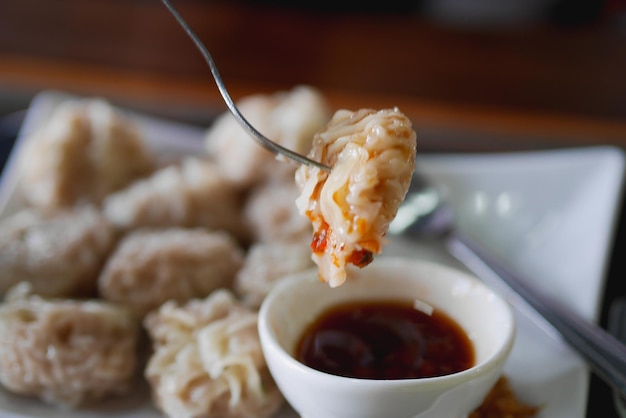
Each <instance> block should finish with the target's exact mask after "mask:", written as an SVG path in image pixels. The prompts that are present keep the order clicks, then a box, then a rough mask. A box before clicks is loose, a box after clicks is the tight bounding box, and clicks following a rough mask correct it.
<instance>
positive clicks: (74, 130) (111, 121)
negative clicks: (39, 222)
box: [20, 99, 155, 208]
mask: <svg viewBox="0 0 626 418" xmlns="http://www.w3.org/2000/svg"><path fill="white" fill-rule="evenodd" d="M21 155H22V158H21V161H20V162H21V165H20V173H21V183H20V187H21V192H22V194H23V195H24V197H25V198H26V200H27V201H28V202H29V203H30V204H31V205H33V206H36V207H41V208H60V207H68V206H74V205H76V204H81V203H94V204H98V203H100V202H101V201H102V199H103V198H104V197H105V196H106V195H108V194H109V193H111V192H113V191H115V190H118V189H120V188H122V187H125V186H126V185H128V184H129V183H130V182H132V181H133V180H135V179H137V178H139V177H142V176H145V175H147V174H148V173H149V172H151V171H152V170H153V169H154V167H155V159H154V158H153V156H152V154H151V153H150V152H149V151H148V148H147V146H146V145H144V143H143V142H142V139H141V135H140V132H139V130H138V128H137V127H136V126H135V125H134V124H133V123H132V122H131V121H130V120H129V119H127V118H125V117H124V116H122V115H121V114H120V113H119V112H118V111H117V110H115V109H114V108H113V107H112V106H110V105H109V104H108V103H107V102H106V101H104V100H98V99H91V100H71V101H67V102H64V103H63V104H61V105H60V106H59V107H58V108H56V109H55V110H54V112H53V114H52V116H51V117H50V119H49V120H48V121H47V122H46V123H44V124H43V125H42V126H41V128H40V129H39V130H38V131H36V132H35V133H34V134H33V135H32V136H31V137H30V138H28V141H27V142H26V146H25V149H24V152H23V153H22V154H21Z"/></svg>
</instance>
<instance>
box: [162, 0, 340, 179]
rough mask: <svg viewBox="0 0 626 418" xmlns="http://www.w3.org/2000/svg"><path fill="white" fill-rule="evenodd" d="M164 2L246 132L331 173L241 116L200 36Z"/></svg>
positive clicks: (280, 152)
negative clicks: (269, 136)
mask: <svg viewBox="0 0 626 418" xmlns="http://www.w3.org/2000/svg"><path fill="white" fill-rule="evenodd" d="M162 1H163V4H164V5H165V7H167V9H168V10H169V11H170V13H171V14H172V15H173V16H174V18H176V21H177V22H178V23H179V24H180V26H182V28H183V29H184V30H185V32H186V33H187V35H188V36H189V37H190V38H191V40H192V41H193V43H194V44H195V45H196V47H197V48H198V50H199V51H200V53H201V54H202V56H203V57H204V59H205V61H206V63H207V64H208V65H209V68H210V69H211V74H212V75H213V79H214V80H215V84H216V85H217V88H218V90H219V91H220V94H221V95H222V98H223V99H224V102H225V103H226V106H227V107H228V110H229V111H230V113H232V115H233V116H234V117H235V119H236V120H237V122H239V124H240V125H241V126H242V127H243V128H244V129H245V130H246V131H248V133H249V134H250V135H251V136H252V138H253V139H255V140H256V141H257V142H258V143H259V144H260V145H261V146H263V147H264V148H265V149H267V150H268V151H270V152H272V153H274V154H277V155H283V156H285V157H287V158H289V159H291V160H294V161H296V162H298V163H300V164H306V165H309V166H312V167H317V168H319V169H321V170H325V171H329V170H330V168H329V167H328V166H326V165H324V164H322V163H320V162H318V161H314V160H311V159H310V158H307V157H305V156H304V155H301V154H298V153H296V152H294V151H291V150H290V149H287V148H285V147H283V146H282V145H280V144H277V143H276V142H274V141H272V140H271V139H269V138H267V137H266V136H265V135H263V134H262V133H260V132H259V131H258V130H257V129H256V128H255V127H254V126H252V124H251V123H250V122H248V120H247V119H246V118H245V117H244V116H243V115H242V114H241V112H240V111H239V109H238V108H237V106H236V105H235V102H234V101H233V99H232V98H231V97H230V94H229V93H228V90H227V89H226V86H225V85H224V81H223V80H222V77H221V76H220V73H219V71H218V70H217V66H216V65H215V62H214V61H213V57H212V56H211V54H210V53H209V51H208V50H207V49H206V47H205V46H204V44H203V43H202V41H200V38H198V36H197V35H196V34H195V33H194V32H193V30H191V28H190V27H189V25H188V24H187V22H186V21H185V20H184V19H183V17H182V16H181V15H180V13H178V11H177V10H176V9H175V8H174V6H172V4H171V3H170V1H169V0H162Z"/></svg>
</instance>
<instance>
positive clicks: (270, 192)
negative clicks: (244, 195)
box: [243, 179, 313, 242]
mask: <svg viewBox="0 0 626 418" xmlns="http://www.w3.org/2000/svg"><path fill="white" fill-rule="evenodd" d="M298 194H299V190H298V187H297V186H296V185H295V183H294V182H293V179H291V180H290V181H273V182H267V183H264V184H262V185H259V186H257V187H255V188H254V189H253V190H252V192H251V194H250V196H249V197H248V199H247V201H246V203H245V205H244V208H243V219H244V222H245V224H246V225H247V226H248V227H249V228H250V233H251V234H252V237H253V239H254V241H257V242H258V241H260V242H274V241H292V240H301V239H309V240H310V239H311V236H312V235H313V228H312V227H311V223H310V222H309V221H308V220H307V219H306V218H304V217H303V216H301V215H300V214H299V213H298V208H297V207H296V205H295V200H296V198H297V197H298Z"/></svg>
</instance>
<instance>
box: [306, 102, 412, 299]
mask: <svg viewBox="0 0 626 418" xmlns="http://www.w3.org/2000/svg"><path fill="white" fill-rule="evenodd" d="M416 150H417V139H416V133H415V131H414V130H413V127H412V124H411V121H410V120H409V118H408V117H406V116H405V115H404V114H403V113H401V112H400V111H399V110H398V109H397V108H394V109H384V110H379V111H376V110H372V109H361V110H358V111H355V112H351V111H348V110H339V111H337V112H336V113H335V115H334V116H333V118H332V119H331V120H330V122H329V123H328V125H327V126H326V129H325V130H323V131H320V132H318V133H317V134H316V135H315V137H314V139H313V147H312V150H311V152H310V153H309V158H311V159H313V160H316V161H320V162H321V163H323V164H325V165H327V166H329V167H331V170H330V172H328V171H324V170H321V169H319V168H316V167H309V166H301V167H300V168H299V169H298V170H297V171H296V183H297V184H298V186H299V187H300V190H301V194H300V196H299V197H298V198H297V199H296V206H297V207H298V210H299V211H300V213H301V214H302V215H304V216H306V217H308V218H309V219H310V220H311V222H312V224H313V228H314V234H313V240H312V242H311V248H312V250H313V254H312V258H313V261H315V263H316V264H317V265H318V268H319V276H320V280H322V281H324V282H327V283H328V284H329V285H330V286H331V287H336V286H339V285H341V284H342V283H343V282H344V281H345V280H346V265H348V264H354V265H356V266H358V267H364V266H366V265H367V264H369V263H370V262H371V261H372V260H373V257H374V255H375V254H379V253H381V252H382V246H383V244H384V243H385V234H386V232H387V229H388V228H389V224H390V223H391V221H392V220H393V219H394V217H395V216H396V213H397V210H398V207H399V206H400V203H401V202H402V201H403V200H404V197H405V195H406V192H407V190H408V188H409V184H410V182H411V177H412V175H413V172H414V170H415V154H416Z"/></svg>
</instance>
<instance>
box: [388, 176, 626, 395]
mask: <svg viewBox="0 0 626 418" xmlns="http://www.w3.org/2000/svg"><path fill="white" fill-rule="evenodd" d="M389 233H390V234H401V235H406V236H409V237H411V236H412V237H423V236H424V235H427V236H430V237H433V236H438V237H440V238H442V239H443V240H445V243H446V246H447V248H448V251H449V252H450V253H451V254H452V255H453V256H454V257H455V258H457V259H458V260H459V261H461V262H462V263H463V264H464V265H465V266H467V267H468V268H469V269H470V270H471V271H473V272H474V273H475V274H476V275H477V276H478V277H480V278H482V279H483V280H485V281H487V282H488V283H489V284H490V285H493V286H494V287H495V288H496V290H498V288H500V290H504V291H505V292H506V293H508V295H509V296H510V295H517V296H519V298H517V299H516V298H515V297H513V298H510V297H509V298H508V299H509V300H510V301H512V302H513V304H514V305H516V306H517V307H520V306H521V305H526V306H521V308H522V310H527V309H528V308H530V309H532V310H534V312H533V313H534V314H535V316H537V315H536V314H539V316H540V317H541V318H542V319H543V320H545V321H546V322H547V324H549V325H550V326H551V327H552V328H553V329H554V330H556V331H557V332H558V334H560V336H561V337H562V338H563V340H564V341H565V342H567V343H568V344H569V346H570V347H571V348H572V349H573V350H574V351H576V352H577V353H578V354H579V355H580V356H581V357H582V358H583V359H584V360H585V361H586V362H587V364H588V365H589V367H590V368H591V370H592V371H593V372H594V373H595V374H596V375H597V376H598V377H599V378H600V379H602V380H603V381H604V382H606V383H607V384H608V385H609V386H610V387H611V388H612V389H613V390H614V391H616V392H617V393H618V394H621V395H622V396H626V346H624V345H623V344H622V343H621V342H620V341H619V340H618V339H616V338H615V337H613V336H612V335H611V334H609V333H608V332H606V331H605V330H604V329H602V328H600V327H599V326H597V325H595V324H593V323H591V322H589V321H587V320H585V319H584V318H582V317H581V316H580V315H578V314H577V313H576V312H574V311H573V310H572V309H570V308H568V307H567V306H565V305H563V304H562V303H560V302H559V301H558V300H555V299H554V298H551V297H549V296H547V295H545V294H544V293H542V292H540V291H539V290H537V289H535V288H534V287H533V286H532V285H531V284H530V283H531V282H530V281H529V280H526V279H525V278H524V277H522V276H521V275H520V274H518V273H516V272H514V271H513V270H512V269H511V268H510V267H509V266H507V265H506V263H505V262H504V261H502V260H500V259H498V258H497V257H496V256H494V255H493V254H491V253H490V252H489V251H488V250H487V249H486V248H485V247H483V246H482V245H481V244H480V243H478V242H477V241H475V240H474V239H472V238H471V237H469V236H468V235H466V234H463V233H462V232H461V231H459V230H458V229H457V228H456V227H455V225H454V216H453V211H452V209H451V208H450V206H448V205H447V204H446V202H445V201H444V199H443V197H442V196H441V194H440V193H439V191H438V190H437V189H436V188H435V187H434V186H432V185H431V184H429V181H428V180H427V179H426V178H425V177H424V176H423V175H421V174H419V173H415V174H414V176H413V180H412V183H411V186H410V188H409V191H408V193H407V195H406V198H405V201H404V203H403V204H402V205H401V207H400V210H399V211H398V214H397V216H396V219H395V220H394V222H392V224H391V225H390V228H389ZM520 302H521V303H520Z"/></svg>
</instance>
